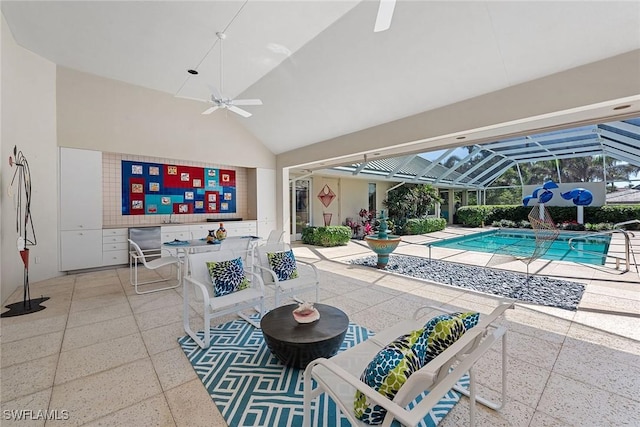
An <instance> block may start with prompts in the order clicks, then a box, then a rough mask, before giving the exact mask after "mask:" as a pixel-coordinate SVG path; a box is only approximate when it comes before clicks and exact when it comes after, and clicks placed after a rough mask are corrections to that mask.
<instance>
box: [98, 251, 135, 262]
mask: <svg viewBox="0 0 640 427" xmlns="http://www.w3.org/2000/svg"><path fill="white" fill-rule="evenodd" d="M128 262H129V252H127V251H126V250H125V251H109V252H103V253H102V265H118V264H127V263H128Z"/></svg>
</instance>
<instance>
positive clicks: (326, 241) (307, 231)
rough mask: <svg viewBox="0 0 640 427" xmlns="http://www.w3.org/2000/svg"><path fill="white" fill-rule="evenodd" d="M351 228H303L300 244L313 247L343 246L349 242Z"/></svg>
mask: <svg viewBox="0 0 640 427" xmlns="http://www.w3.org/2000/svg"><path fill="white" fill-rule="evenodd" d="M351 234H352V230H351V227H347V226H346V225H330V226H328V227H305V228H303V229H302V243H304V244H307V245H315V246H325V247H331V246H345V245H346V244H347V242H349V240H351Z"/></svg>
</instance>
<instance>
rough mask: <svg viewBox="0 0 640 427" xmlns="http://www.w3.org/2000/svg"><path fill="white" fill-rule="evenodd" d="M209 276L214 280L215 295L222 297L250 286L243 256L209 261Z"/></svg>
mask: <svg viewBox="0 0 640 427" xmlns="http://www.w3.org/2000/svg"><path fill="white" fill-rule="evenodd" d="M207 268H208V270H209V276H210V277H211V282H213V296H214V297H221V296H223V295H227V294H230V293H232V292H235V291H239V290H241V289H246V288H248V287H249V281H248V280H247V278H246V277H245V274H244V266H243V265H242V258H239V257H238V258H236V259H232V260H229V261H215V262H213V261H210V262H207Z"/></svg>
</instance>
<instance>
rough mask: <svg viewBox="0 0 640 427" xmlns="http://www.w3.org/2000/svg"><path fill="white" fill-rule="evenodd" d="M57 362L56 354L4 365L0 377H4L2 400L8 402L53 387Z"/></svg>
mask: <svg viewBox="0 0 640 427" xmlns="http://www.w3.org/2000/svg"><path fill="white" fill-rule="evenodd" d="M57 364H58V355H57V354H54V355H51V356H47V357H43V358H42V359H35V360H31V361H29V362H26V363H21V364H19V365H13V366H8V367H6V368H5V367H3V368H2V370H1V371H0V378H2V388H0V401H1V402H7V401H10V400H14V399H17V398H19V397H23V396H26V395H29V394H34V393H36V392H39V391H42V390H45V389H48V388H51V386H53V378H54V376H55V374H56V365H57Z"/></svg>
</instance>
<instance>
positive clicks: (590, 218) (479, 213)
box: [457, 205, 640, 229]
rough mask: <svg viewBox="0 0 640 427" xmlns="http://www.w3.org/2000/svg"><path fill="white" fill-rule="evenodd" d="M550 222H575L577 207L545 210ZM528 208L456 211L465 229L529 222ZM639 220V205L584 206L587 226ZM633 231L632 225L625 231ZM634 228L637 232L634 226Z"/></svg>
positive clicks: (465, 209) (491, 206) (485, 208)
mask: <svg viewBox="0 0 640 427" xmlns="http://www.w3.org/2000/svg"><path fill="white" fill-rule="evenodd" d="M546 208H547V210H548V211H549V213H550V214H551V218H553V220H554V221H555V222H556V223H560V224H562V223H565V222H567V223H568V222H572V221H575V220H576V219H577V215H578V213H577V208H576V206H547V207H546ZM531 209H532V207H531V206H516V205H501V206H493V205H486V206H463V207H461V208H459V209H458V212H457V214H458V220H459V221H460V222H461V223H462V225H464V226H467V227H479V226H480V225H482V223H483V222H484V224H493V223H494V222H497V221H500V220H509V221H514V222H520V221H528V218H527V216H528V215H529V212H530V211H531ZM630 219H640V205H607V206H601V207H595V206H585V208H584V220H585V222H590V223H594V224H595V223H611V224H616V223H619V222H624V221H628V220H630ZM626 228H627V229H634V226H633V225H629V226H628V227H626ZM635 228H640V227H637V226H635Z"/></svg>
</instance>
